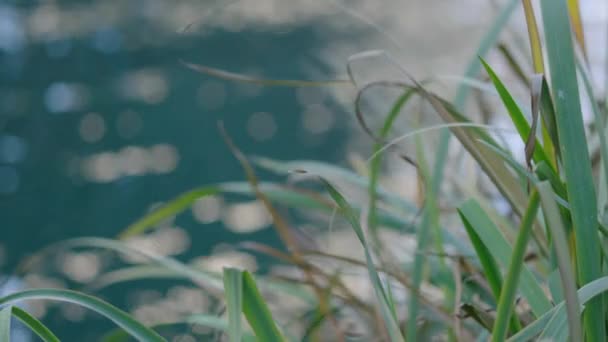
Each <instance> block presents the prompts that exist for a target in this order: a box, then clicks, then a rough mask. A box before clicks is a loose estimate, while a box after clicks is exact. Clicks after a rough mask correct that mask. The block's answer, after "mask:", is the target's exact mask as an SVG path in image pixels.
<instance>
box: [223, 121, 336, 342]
mask: <svg viewBox="0 0 608 342" xmlns="http://www.w3.org/2000/svg"><path fill="white" fill-rule="evenodd" d="M218 129H219V131H220V134H221V135H222V137H223V139H224V141H225V142H226V145H227V146H228V148H229V149H230V151H231V152H232V154H233V155H234V156H235V157H236V159H237V160H238V161H239V163H240V164H241V167H242V168H243V169H244V170H245V174H246V178H247V181H248V182H249V184H250V185H251V187H252V189H253V191H254V193H255V195H256V197H257V198H258V199H259V200H260V201H262V203H263V204H264V207H265V208H266V210H267V211H268V212H269V213H270V216H271V217H272V221H273V223H274V225H273V226H274V227H275V229H276V231H277V233H278V234H279V237H280V238H281V240H282V241H283V243H284V244H285V246H286V247H287V248H288V250H289V252H290V253H291V255H292V258H293V260H294V261H295V265H296V266H298V267H299V268H300V269H301V270H302V271H303V272H304V275H305V276H306V279H307V280H308V282H309V283H310V285H311V286H312V287H313V289H314V292H315V294H316V295H317V299H318V301H319V308H320V310H321V312H322V313H323V314H324V315H326V316H327V317H328V319H329V320H330V321H331V322H332V324H333V326H334V328H335V331H336V338H337V340H338V341H344V340H345V336H344V333H343V331H342V330H341V328H340V326H339V324H338V322H337V320H336V318H335V317H334V316H333V314H332V312H331V306H330V305H329V303H328V301H327V300H326V298H325V296H324V295H323V290H322V288H321V287H320V286H319V285H318V284H317V282H316V280H315V278H314V276H313V274H312V272H311V270H310V267H309V265H307V263H306V262H305V260H303V259H302V257H301V255H300V253H299V246H298V244H297V239H296V238H295V236H294V234H292V232H291V230H292V228H291V227H290V226H289V225H288V224H287V221H285V219H284V218H283V217H282V216H281V215H280V214H279V213H278V211H277V210H276V209H275V208H274V206H273V205H272V203H271V202H270V200H269V199H268V197H267V196H266V195H265V194H264V193H263V192H261V191H260V189H259V187H258V184H259V181H258V178H257V176H256V174H255V171H254V169H253V167H252V166H251V164H250V163H249V160H248V159H247V157H245V155H244V154H243V152H241V150H239V149H238V147H237V146H236V145H235V143H234V141H233V140H232V138H231V137H230V136H229V135H228V132H226V129H225V128H224V124H223V122H221V121H219V122H218Z"/></svg>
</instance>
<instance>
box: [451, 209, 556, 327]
mask: <svg viewBox="0 0 608 342" xmlns="http://www.w3.org/2000/svg"><path fill="white" fill-rule="evenodd" d="M459 210H460V213H461V214H462V215H463V216H464V217H465V218H466V220H467V221H468V222H469V223H470V225H471V227H473V229H475V232H476V233H477V234H478V235H479V237H480V238H481V240H482V241H483V243H484V244H485V245H486V247H487V249H488V250H489V251H490V253H492V256H494V258H495V259H496V261H498V263H499V264H500V265H501V266H502V267H509V262H510V260H511V255H512V253H513V250H512V248H511V246H510V244H509V242H508V241H507V239H506V238H505V237H504V235H503V234H502V233H501V232H500V230H499V229H498V227H496V225H494V223H493V222H492V220H490V218H489V217H488V216H487V214H486V213H485V212H484V211H483V209H482V208H481V206H480V205H479V204H478V203H477V202H476V201H475V200H469V201H467V202H465V203H464V204H463V205H461V206H460V209H459ZM520 277H521V279H520V280H519V287H520V288H519V289H520V291H521V293H522V294H523V296H524V297H525V298H526V300H527V301H528V303H530V307H531V309H532V312H534V314H535V315H536V316H537V317H540V316H541V315H542V314H543V313H545V312H547V311H549V310H550V309H551V303H550V302H549V300H548V299H547V297H546V296H545V293H544V291H543V290H542V288H541V286H540V285H539V283H538V282H537V280H536V278H535V277H534V275H533V274H532V272H531V271H530V270H529V269H528V268H527V267H525V266H524V268H523V269H522V270H521V276H520Z"/></svg>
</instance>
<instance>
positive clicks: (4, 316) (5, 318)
mask: <svg viewBox="0 0 608 342" xmlns="http://www.w3.org/2000/svg"><path fill="white" fill-rule="evenodd" d="M11 311H12V307H11V306H7V307H5V308H4V309H2V310H0V341H6V342H10V340H11V317H12V315H11Z"/></svg>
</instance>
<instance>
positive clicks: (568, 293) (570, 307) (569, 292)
mask: <svg viewBox="0 0 608 342" xmlns="http://www.w3.org/2000/svg"><path fill="white" fill-rule="evenodd" d="M537 188H538V192H539V194H540V197H541V202H542V206H543V212H544V215H545V222H546V223H547V226H548V227H549V230H550V231H551V236H552V238H553V248H554V250H555V254H556V256H557V264H558V267H559V275H560V279H561V285H562V289H563V292H564V298H565V301H566V310H567V312H568V326H569V328H570V336H571V341H574V342H577V341H582V340H583V339H582V336H583V332H582V328H581V323H580V317H579V303H578V296H577V294H576V278H575V277H574V271H573V270H572V266H571V265H570V254H569V253H568V250H569V249H568V242H567V238H566V228H565V227H564V225H563V223H562V219H561V215H560V212H559V209H558V207H557V203H556V202H555V200H554V199H553V191H552V189H551V185H550V184H549V183H548V182H541V183H539V184H538V185H537Z"/></svg>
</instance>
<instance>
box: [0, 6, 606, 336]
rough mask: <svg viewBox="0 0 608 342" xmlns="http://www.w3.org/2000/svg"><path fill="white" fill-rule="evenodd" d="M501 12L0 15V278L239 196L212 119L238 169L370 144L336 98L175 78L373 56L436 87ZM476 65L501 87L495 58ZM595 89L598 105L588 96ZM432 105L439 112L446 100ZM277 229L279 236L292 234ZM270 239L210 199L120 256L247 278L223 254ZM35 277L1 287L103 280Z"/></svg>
mask: <svg viewBox="0 0 608 342" xmlns="http://www.w3.org/2000/svg"><path fill="white" fill-rule="evenodd" d="M463 2H466V4H463ZM503 3H504V1H498V0H495V1H482V0H467V1H462V0H460V1H444V0H407V1H403V0H382V1H364V0H355V1H338V0H301V1H297V0H290V1H285V0H240V1H231V0H222V1H209V0H129V1H121V0H103V1H78V0H63V1H60V0H55V1H53V0H40V1H33V0H31V1H20V0H4V1H2V2H1V3H0V222H1V226H0V273H2V274H13V273H15V272H16V271H17V270H16V267H17V265H18V263H19V261H20V260H22V259H23V258H24V257H27V256H28V255H30V254H32V253H34V252H36V251H38V250H40V249H41V248H43V247H45V246H48V245H49V244H51V243H53V242H57V241H60V240H64V239H66V238H70V237H78V236H104V237H114V236H116V234H118V233H119V232H120V231H122V230H123V229H124V228H125V227H126V226H128V225H129V224H130V223H132V222H133V221H135V220H136V219H137V218H139V217H141V216H142V215H144V214H145V213H147V212H149V211H150V210H151V209H153V208H154V207H157V206H158V205H159V204H161V203H162V202H165V201H167V200H169V199H171V198H173V197H175V196H176V195H178V194H180V193H182V192H184V191H186V190H188V189H191V188H193V187H196V186H200V185H205V184H213V183H217V182H223V181H236V180H243V179H244V174H243V171H242V169H241V168H240V166H239V164H238V163H237V161H236V160H235V158H234V157H233V156H232V155H231V154H230V151H229V149H228V148H227V147H226V146H225V144H224V143H223V141H222V138H221V137H220V135H219V133H218V129H217V125H216V123H217V121H218V120H222V121H223V122H224V124H225V127H226V129H227V131H228V132H229V133H230V135H231V136H232V137H233V138H234V139H235V142H236V144H237V145H238V146H240V147H241V148H242V149H243V150H244V151H245V152H246V153H248V154H256V155H263V156H267V157H271V158H274V159H316V160H323V161H330V162H334V163H338V164H341V165H350V164H349V163H351V162H353V160H355V161H356V160H361V159H365V158H366V157H367V156H369V151H370V146H371V140H369V139H368V138H367V137H365V136H364V135H363V134H361V129H360V128H359V127H358V126H357V125H356V123H355V120H353V118H354V116H353V115H354V114H353V107H352V103H353V102H352V101H353V99H354V95H355V92H354V90H353V89H350V88H348V87H340V86H334V87H320V88H309V87H292V88H281V87H262V86H259V85H253V84H243V83H238V82H231V81H227V80H224V79H220V78H214V77H211V76H209V75H203V74H200V73H197V72H195V71H193V70H191V69H189V68H187V67H185V66H184V64H182V63H181V61H186V62H191V63H198V64H203V65H206V66H210V67H214V68H219V69H223V70H227V71H231V72H236V73H242V74H245V75H249V76H252V77H262V78H278V79H307V80H329V79H343V78H345V76H346V61H347V58H348V57H349V56H351V55H353V54H355V53H357V52H361V51H364V50H377V49H382V50H386V51H388V52H390V53H391V55H392V56H394V57H395V59H396V60H397V61H399V63H400V64H401V65H402V66H403V67H405V68H407V69H408V70H409V71H410V72H412V73H413V74H414V75H415V76H416V77H420V78H423V77H429V76H441V77H444V79H445V80H450V79H451V78H450V77H452V76H457V75H461V74H462V73H463V71H464V69H465V67H466V65H467V63H468V62H469V61H470V60H471V58H472V57H474V52H475V48H476V46H477V45H478V44H479V41H480V39H481V37H482V34H483V33H484V32H485V31H486V30H487V29H488V26H489V25H490V24H491V22H492V21H493V20H494V16H495V15H496V13H497V12H498V9H499V8H501V7H502V6H503ZM581 5H582V10H583V13H582V15H583V17H585V19H586V20H585V23H586V25H587V26H586V27H585V29H586V34H587V39H588V41H589V42H591V44H589V48H590V62H591V67H592V68H593V69H596V70H603V68H604V53H605V51H602V50H600V49H597V48H594V44H593V42H594V41H599V42H604V41H606V39H607V38H606V36H605V30H604V28H603V27H604V26H603V25H605V21H606V13H607V11H608V8H607V6H606V3H605V2H603V1H599V0H598V1H581ZM517 11H519V10H517ZM523 22H524V21H523V15H522V13H521V12H516V14H515V15H514V16H513V19H512V20H511V23H510V26H511V29H510V30H511V32H507V33H506V34H505V37H504V39H505V40H506V41H513V39H514V38H513V37H514V36H515V34H514V33H513V32H521V31H522V30H523V29H525V26H524V25H523ZM512 33H513V34H512ZM598 45H599V44H598ZM601 45H602V46H603V45H604V44H601ZM490 58H495V60H496V61H497V64H498V65H497V70H499V71H500V63H501V61H500V58H497V56H496V54H494V55H493V57H492V56H490ZM355 74H356V76H357V77H359V78H360V79H361V80H363V79H366V80H370V79H387V78H388V79H395V78H396V77H398V76H397V75H399V70H398V68H396V67H394V66H391V65H390V64H388V63H386V60H382V59H380V60H373V61H365V62H361V63H360V64H357V67H356V68H355ZM594 74H595V75H605V73H603V72H594ZM452 80H453V79H452ZM594 81H595V82H596V83H597V85H599V88H600V89H601V88H602V87H601V85H602V84H604V82H605V80H604V79H595V80H594ZM446 82H447V81H446ZM440 89H442V91H444V94H442V95H445V96H448V97H449V96H450V94H451V92H453V89H455V87H454V83H453V82H452V83H449V82H448V83H447V84H446V85H445V87H443V88H440ZM368 102H370V108H377V109H379V110H378V113H376V115H377V116H381V115H382V113H384V112H385V109H386V108H388V105H389V104H390V103H388V102H387V101H386V100H385V98H384V97H378V98H377V100H376V101H374V100H373V99H370V100H369V101H368ZM384 102H386V103H384ZM495 114H497V116H498V117H500V114H501V113H495ZM370 115H372V120H373V115H374V113H371V114H370ZM501 122H506V120H505V121H502V120H501V119H500V118H498V119H497V124H498V123H501ZM406 130H407V129H406V128H405V129H404V131H406ZM399 171H400V170H397V171H395V172H394V173H393V174H392V176H391V173H390V172H389V173H388V175H389V176H387V177H388V180H387V181H389V182H392V183H391V184H394V185H395V186H396V187H397V188H398V187H404V188H405V187H407V184H411V175H408V174H404V173H399ZM260 176H261V178H264V179H275V178H273V177H275V176H272V175H271V174H269V173H264V172H261V173H260ZM391 177H392V178H391ZM403 192H404V193H407V189H404V190H403ZM293 219H294V222H295V223H296V226H297V225H298V224H305V221H304V220H298V218H297V216H294V218H293ZM269 222H270V221H269V218H268V217H267V215H266V212H265V210H264V208H263V207H262V206H261V205H260V204H259V203H257V202H256V201H252V200H250V199H243V198H239V197H234V198H231V197H230V198H226V197H224V198H220V197H212V198H208V199H205V200H201V201H199V202H197V203H196V204H195V205H194V207H193V208H192V210H189V211H187V212H186V213H184V214H181V215H179V216H178V217H176V218H175V219H174V220H172V221H169V222H166V223H164V224H163V225H162V227H160V228H159V229H157V230H156V231H155V232H154V233H152V234H150V235H148V236H147V237H146V238H142V239H141V240H140V241H138V242H137V243H139V246H140V247H144V248H148V249H149V250H151V251H154V252H155V253H158V254H161V255H173V256H177V257H178V258H181V259H184V260H190V259H192V258H194V257H201V256H207V257H205V258H202V259H204V260H202V261H201V262H206V263H207V264H208V265H211V264H212V263H213V262H216V264H214V265H215V266H214V267H217V268H219V267H221V266H222V265H224V264H230V262H233V263H234V262H236V263H238V262H241V263H243V262H245V263H249V264H248V265H249V268H251V269H255V268H257V267H262V269H263V268H264V267H265V266H264V263H263V262H262V263H261V264H259V263H258V265H257V266H256V264H255V263H256V260H253V259H251V258H249V257H248V256H247V255H245V254H243V253H240V254H239V253H238V252H235V251H234V250H233V249H231V247H229V246H230V245H231V244H235V243H237V242H239V241H245V240H255V241H262V242H264V243H268V244H271V245H277V244H278V239H277V237H276V236H275V234H274V232H273V231H272V230H270V229H267V228H268V226H269ZM303 228H306V227H303ZM304 230H305V229H304ZM258 262H259V260H258ZM52 263H53V265H54V266H55V268H56V272H55V273H56V274H55V275H54V276H53V275H44V276H43V275H29V276H27V277H25V278H24V279H14V280H13V281H12V282H11V283H10V284H12V285H11V286H20V285H16V284H19V282H23V283H25V284H27V285H29V286H37V287H41V286H65V285H66V284H70V285H72V286H73V284H83V283H86V282H87V281H89V280H91V279H93V278H95V277H96V276H97V275H98V274H99V272H101V270H102V269H103V267H104V265H103V260H102V259H101V258H100V257H99V256H98V255H96V254H92V253H88V252H82V253H77V252H74V253H67V254H65V255H61V256H59V257H57V259H56V260H53V261H52ZM102 294H103V296H104V297H105V298H106V299H110V300H111V301H112V302H113V303H116V304H117V305H119V306H122V307H125V306H132V307H138V305H139V308H140V311H139V312H136V316H137V317H138V318H140V319H143V320H144V321H145V320H146V317H148V316H154V314H155V313H154V312H155V311H153V310H148V311H146V307H145V305H141V303H144V304H146V303H148V304H149V303H155V304H157V307H158V306H159V305H160V306H161V307H162V305H165V307H164V310H165V312H166V311H167V310H168V311H170V310H174V309H175V310H177V309H176V307H180V309H181V310H184V309H185V310H187V309H188V308H187V306H188V305H194V306H197V307H200V306H204V305H205V304H204V301H205V298H204V297H201V296H200V295H199V294H198V292H197V291H193V290H191V289H190V288H189V287H187V286H186V285H178V286H170V287H168V286H166V284H165V283H164V282H163V281H148V282H135V283H130V284H129V285H124V286H123V285H121V286H115V287H111V288H109V289H106V290H104V291H103V292H102ZM142 307H143V308H142ZM47 309H48V310H52V312H51V314H49V315H47V316H46V317H47V318H46V319H47V320H48V322H49V325H50V327H52V328H54V330H55V331H57V332H58V333H60V334H61V335H62V336H63V337H64V338H66V340H75V338H78V339H80V340H92V339H95V338H96V337H97V336H98V334H99V333H100V332H101V331H105V330H107V328H108V326H109V323H107V322H105V321H103V320H101V319H99V318H98V317H92V318H91V316H88V315H89V314H87V313H85V312H84V311H82V310H81V309H78V308H76V307H72V306H60V307H57V306H55V307H53V308H47V307H45V306H44V305H41V304H35V305H33V309H32V310H34V311H35V312H37V314H38V315H44V314H45V313H46V311H47ZM36 310H37V311H36ZM146 315H148V316H146ZM85 317H86V318H87V323H86V324H85V326H84V328H82V326H83V323H80V321H82V320H83V319H84V318H85ZM89 318H91V319H89ZM149 318H150V317H149ZM153 318H154V317H151V318H150V320H152V321H153ZM75 326H78V327H81V329H79V330H74V329H72V328H73V327H75ZM74 331H77V332H78V333H77V334H75V333H74ZM70 334H72V335H70ZM83 334H84V335H83ZM87 337H90V338H92V339H88V338H87ZM188 338H189V335H187V334H185V335H184V336H182V339H181V340H183V341H190V340H189V339H188Z"/></svg>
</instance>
